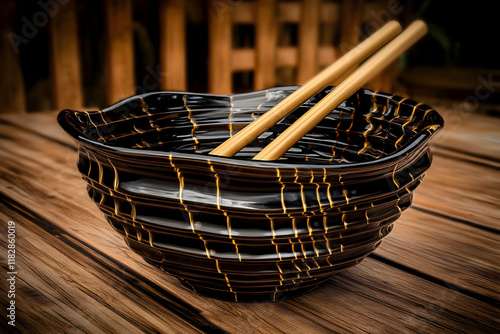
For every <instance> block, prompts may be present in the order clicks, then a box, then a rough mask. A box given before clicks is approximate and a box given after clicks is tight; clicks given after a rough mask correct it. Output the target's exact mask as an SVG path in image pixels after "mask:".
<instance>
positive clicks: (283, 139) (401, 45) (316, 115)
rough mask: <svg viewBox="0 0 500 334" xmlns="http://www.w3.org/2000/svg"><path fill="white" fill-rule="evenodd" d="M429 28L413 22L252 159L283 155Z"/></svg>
mask: <svg viewBox="0 0 500 334" xmlns="http://www.w3.org/2000/svg"><path fill="white" fill-rule="evenodd" d="M426 32H427V26H426V25H425V23H424V22H423V21H420V20H418V21H415V22H413V23H412V24H411V25H410V26H409V27H408V28H406V29H405V30H404V31H403V32H402V33H401V34H399V35H398V36H397V37H396V38H394V39H393V40H392V41H391V42H389V43H388V44H387V45H386V46H384V47H383V48H382V49H380V50H379V51H378V52H377V53H376V54H374V55H373V56H372V57H371V58H369V59H368V60H367V61H366V62H365V63H363V64H362V65H361V66H360V67H359V68H358V69H357V70H356V71H355V72H354V73H352V74H351V75H350V76H349V77H347V78H346V79H345V80H344V81H342V83H341V84H340V85H338V86H337V87H336V88H335V89H334V90H333V91H332V92H330V93H329V94H328V95H327V96H325V97H324V98H323V99H322V100H321V101H319V102H318V103H317V104H316V105H315V106H314V107H312V108H311V109H310V110H308V111H307V112H306V113H305V114H304V115H302V116H301V117H300V118H299V119H298V120H296V121H295V122H294V123H293V124H292V125H291V126H289V127H288V128H287V129H286V130H285V131H283V133H281V134H280V135H279V136H278V137H276V139H274V140H273V141H272V142H271V143H270V144H269V145H267V146H266V147H265V148H264V149H263V150H262V151H260V152H259V153H258V154H257V155H256V156H255V157H254V158H253V159H254V160H276V159H278V158H280V157H281V156H282V155H283V154H284V153H285V152H286V151H288V149H289V148H290V147H292V146H293V145H294V144H295V143H296V142H297V141H298V140H299V139H300V138H302V137H303V136H304V135H305V134H306V133H308V132H309V131H311V130H312V129H313V128H314V127H315V126H316V124H318V123H319V122H320V121H321V120H322V119H323V118H325V117H326V116H327V115H328V114H329V113H330V112H331V111H332V110H334V109H335V108H336V107H337V106H338V105H339V104H341V103H342V102H343V101H344V100H346V99H347V98H348V97H349V96H351V95H352V94H353V93H355V92H356V91H357V90H358V89H360V88H361V86H362V85H364V84H365V83H366V82H367V81H369V80H371V79H372V78H373V77H374V76H375V75H377V74H378V73H380V71H382V70H383V69H384V68H385V67H386V66H388V65H389V64H390V63H392V62H393V61H394V60H396V59H397V58H398V57H399V56H400V55H401V54H402V53H403V52H404V51H406V50H407V49H408V48H410V46H412V45H413V44H414V43H415V42H417V41H418V40H419V39H420V38H421V37H423V36H424V35H425V34H426Z"/></svg>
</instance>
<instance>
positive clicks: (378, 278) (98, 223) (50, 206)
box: [0, 117, 499, 332]
mask: <svg viewBox="0 0 500 334" xmlns="http://www.w3.org/2000/svg"><path fill="white" fill-rule="evenodd" d="M27 119H28V118H24V120H23V118H22V117H20V118H19V122H20V123H27V122H26V120H27ZM0 133H2V134H4V135H3V136H2V137H1V138H0V146H2V147H5V148H7V149H8V151H3V150H2V151H0V158H1V159H2V161H3V163H2V165H0V189H1V190H0V191H1V192H2V193H5V192H7V193H8V195H9V197H10V198H13V199H14V200H16V201H18V202H20V203H22V204H23V205H24V206H26V207H27V208H30V210H35V211H36V212H38V213H39V214H40V215H42V216H43V217H44V218H45V219H47V220H49V221H51V222H53V223H54V224H55V225H56V226H58V227H59V228H61V229H63V230H64V233H63V235H68V236H74V237H75V238H77V239H78V240H81V241H82V242H85V244H87V245H88V246H89V247H93V249H96V250H99V252H101V253H103V254H106V255H107V256H108V257H110V258H112V259H114V260H116V261H117V262H119V263H121V264H122V265H123V266H124V268H129V269H130V270H133V271H135V272H137V273H140V275H141V276H143V277H144V278H145V279H147V280H149V281H150V282H153V283H154V284H156V285H158V286H160V287H163V288H164V289H166V290H167V291H168V292H169V293H171V294H172V295H175V296H178V297H179V298H181V299H182V300H184V301H185V302H186V303H188V304H190V305H195V306H196V308H197V309H199V310H202V313H201V314H202V316H204V318H205V319H207V320H208V321H210V322H212V323H213V324H215V325H216V326H218V327H220V328H222V329H223V330H225V331H229V332H237V331H242V330H244V331H246V332H258V331H265V332H269V331H285V332H311V331H314V332H332V331H333V332H353V331H358V332H359V331H370V329H371V330H373V328H377V329H380V330H381V331H384V332H401V331H408V332H415V331H419V330H420V331H421V330H427V331H431V332H443V331H459V332H471V331H483V332H491V331H493V330H494V329H495V328H498V326H499V323H498V319H497V317H496V316H495V315H496V314H497V313H496V312H497V309H496V308H494V307H493V306H491V305H489V304H487V303H485V302H483V301H481V300H478V299H477V298H473V297H470V296H467V295H465V294H464V293H462V292H460V291H456V290H454V289H450V288H447V287H446V284H445V282H444V283H443V284H441V285H440V284H436V283H434V282H431V281H429V280H426V279H424V278H421V277H417V276H415V275H413V274H411V273H408V272H405V271H403V270H400V269H398V268H396V267H393V266H389V265H386V264H385V263H381V262H379V261H377V260H374V259H367V260H365V261H364V262H363V263H361V264H360V265H358V266H356V267H353V268H351V269H349V270H348V271H346V272H344V273H341V274H339V275H337V276H336V277H335V278H333V279H332V280H331V282H332V284H331V285H330V284H327V285H326V286H323V287H321V288H319V289H317V290H316V291H313V292H311V293H310V294H307V295H305V296H302V297H299V298H297V299H294V300H292V301H289V302H285V303H279V304H233V303H226V302H221V301H216V300H213V299H208V298H203V297H200V296H198V295H195V294H192V293H190V292H188V291H186V290H185V289H184V288H183V287H182V286H180V285H179V284H178V283H177V282H176V280H174V279H172V278H171V277H170V276H168V275H164V274H161V273H160V272H159V271H158V270H155V269H154V268H151V267H150V266H148V265H146V264H145V263H144V262H143V261H142V260H141V259H139V257H138V256H136V255H135V254H133V253H131V252H130V251H129V250H128V249H126V247H125V246H124V243H123V241H122V240H120V238H119V237H117V235H116V234H114V233H112V232H111V229H110V227H108V226H107V224H106V223H105V222H104V221H103V218H102V215H101V214H100V212H98V210H97V209H96V208H95V206H94V205H93V204H92V203H91V201H90V200H89V199H88V198H87V195H86V192H85V189H84V183H83V181H82V180H81V179H80V177H79V175H78V174H77V172H76V168H75V167H74V159H75V158H76V153H75V152H74V151H73V150H71V149H69V148H66V147H65V146H62V145H60V144H59V143H57V142H53V141H50V140H48V139H46V138H43V137H41V136H39V135H37V134H35V133H33V132H31V131H23V130H21V129H17V130H16V129H15V128H12V126H10V125H8V124H0ZM12 136H14V137H12ZM68 142H70V140H69V139H68ZM37 152H38V153H37ZM71 160H73V161H71ZM40 171H42V172H40ZM47 184H51V185H52V186H51V187H47ZM424 184H425V182H424ZM75 203H79V204H78V207H75ZM407 213H410V211H408V212H406V213H405V214H407ZM403 217H404V216H403ZM420 219H421V218H419V221H420ZM426 219H427V220H429V218H426ZM83 221H84V222H85V224H82V222H83ZM398 223H399V222H398ZM398 223H396V226H398ZM419 224H420V223H419ZM429 224H430V222H429ZM443 224H445V225H446V224H455V225H449V226H461V225H458V224H456V223H455V222H449V221H445V222H444V223H443ZM400 225H401V224H400ZM440 226H441V225H439V226H437V227H436V229H439V228H440ZM445 231H448V229H445ZM460 231H461V230H460V229H459V230H457V229H453V233H457V234H460ZM394 232H395V231H394ZM394 232H393V233H394ZM422 233H423V232H422ZM481 233H482V232H481ZM448 234H449V233H446V234H445V233H441V234H439V233H438V235H440V236H441V237H442V238H445V239H446V238H448ZM426 235H427V234H426ZM466 236H467V238H472V237H473V236H474V234H473V233H467V234H466ZM408 237H410V236H408ZM480 237H481V238H480V239H479V240H484V234H480ZM389 238H391V236H389V237H388V239H387V242H383V243H382V246H381V248H379V251H381V250H383V249H384V248H386V247H389V246H391V241H390V239H389ZM418 240H419V241H421V242H422V245H423V246H425V241H422V240H421V239H418ZM435 245H439V243H435ZM403 246H404V247H407V246H406V245H403ZM411 246H412V247H416V246H414V244H411ZM391 247H392V246H391ZM433 247H434V246H433ZM446 249H447V248H445V250H446ZM469 249H470V248H469ZM399 251H401V249H400V248H397V249H396V250H394V251H392V250H391V252H390V254H387V256H386V254H382V255H384V256H386V257H390V258H393V257H394V256H396V255H397V254H396V253H397V252H399ZM432 251H433V254H434V255H435V254H439V253H440V251H436V250H435V249H433V250H432ZM460 254H462V255H463V253H460ZM483 255H484V252H482V253H479V257H481V256H483ZM415 257H416V256H414V258H415ZM428 257H429V258H431V259H432V260H433V261H434V263H432V265H436V262H435V261H436V258H438V257H437V256H435V257H430V256H428ZM471 259H472V260H473V261H476V259H477V257H472V258H471ZM426 260H427V258H426ZM438 260H439V261H440V258H439V259H438ZM402 263H407V262H406V260H405V262H402ZM438 264H439V262H438ZM485 268H486V269H487V268H488V267H485ZM464 288H468V289H469V288H470V287H464ZM117 298H118V297H117ZM332 301H334V302H333V303H332ZM62 315H64V312H63V313H62ZM235 316H238V321H237V322H235V321H234V317H235Z"/></svg>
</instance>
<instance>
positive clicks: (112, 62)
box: [104, 0, 135, 104]
mask: <svg viewBox="0 0 500 334" xmlns="http://www.w3.org/2000/svg"><path fill="white" fill-rule="evenodd" d="M104 7H105V10H104V13H105V18H104V19H105V25H106V47H107V49H106V78H107V84H106V86H107V101H108V104H112V103H114V102H117V101H119V100H122V99H124V98H127V97H129V96H131V95H134V93H135V75H134V46H133V35H132V0H106V1H104Z"/></svg>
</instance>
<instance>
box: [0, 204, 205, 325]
mask: <svg viewBox="0 0 500 334" xmlns="http://www.w3.org/2000/svg"><path fill="white" fill-rule="evenodd" d="M23 213H26V212H23V211H22V210H12V209H11V208H9V207H7V206H5V204H2V203H0V221H1V222H2V223H1V224H2V229H5V230H7V226H6V225H7V222H8V221H13V222H14V223H15V236H16V237H15V240H16V243H15V245H16V249H15V250H16V264H15V266H16V269H15V271H16V272H17V274H16V275H15V279H16V284H15V287H16V292H17V293H16V298H15V302H16V318H17V320H16V329H19V330H20V331H21V332H36V331H38V330H39V329H40V328H44V330H48V329H50V332H54V333H55V332H59V333H62V332H67V331H71V332H73V331H75V332H76V331H78V332H92V333H109V332H119V331H123V332H126V333H144V332H158V333H159V332H163V331H166V330H167V331H169V332H177V333H180V332H186V333H198V331H197V330H196V326H198V327H201V328H202V329H205V330H206V329H210V327H215V326H210V324H209V323H208V322H207V323H206V324H200V323H199V321H198V322H196V321H194V322H192V323H189V322H188V320H189V319H184V320H183V319H181V317H180V316H179V315H177V314H174V313H173V312H172V311H169V310H168V308H165V307H164V306H165V303H168V302H170V303H171V302H172V301H171V300H169V299H168V298H164V299H163V300H162V298H155V296H154V295H153V294H151V293H148V291H147V290H146V289H144V288H143V287H141V286H140V284H133V283H132V284H131V282H130V281H127V278H129V273H127V272H126V271H122V268H120V267H119V266H117V265H116V264H113V263H109V261H106V259H105V258H103V257H102V256H99V254H92V253H89V252H86V251H85V250H82V246H83V245H82V244H78V243H75V242H74V241H73V240H71V237H70V236H67V235H61V234H59V233H58V231H57V230H53V229H52V230H51V229H50V227H49V226H47V225H46V223H45V225H44V222H43V221H37V219H36V218H31V219H30V218H29V217H26V216H25V215H23ZM0 249H1V251H2V253H3V254H7V242H6V240H5V238H2V240H1V241H0ZM109 269H112V270H109ZM113 271H115V272H113ZM116 273H118V274H116ZM2 276H6V272H5V270H3V271H2ZM3 279H4V280H5V279H6V277H3ZM0 299H1V300H2V304H3V305H7V303H8V302H9V301H8V300H7V294H6V293H2V295H1V296H0ZM187 311H191V310H187ZM194 316H196V314H194Z"/></svg>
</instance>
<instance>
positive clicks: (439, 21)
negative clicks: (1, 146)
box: [0, 0, 500, 113]
mask: <svg viewBox="0 0 500 334" xmlns="http://www.w3.org/2000/svg"><path fill="white" fill-rule="evenodd" d="M16 4H17V6H18V11H17V12H16V15H15V17H13V21H14V23H15V29H16V30H17V31H20V30H21V29H22V25H23V21H22V17H28V18H30V17H32V16H33V13H35V12H36V11H39V10H40V6H39V4H38V3H37V2H36V1H28V0H18V1H16ZM400 4H401V5H403V6H404V7H405V20H406V21H407V22H411V20H413V19H416V18H421V19H424V20H425V21H426V22H427V23H428V26H429V33H428V35H427V36H426V37H425V38H424V39H422V40H421V41H420V42H419V43H417V45H415V46H414V47H413V48H412V49H411V50H410V51H409V52H407V53H406V54H405V55H404V56H403V57H402V58H401V62H400V69H401V72H400V76H399V78H398V80H397V84H396V85H395V90H396V91H397V92H399V91H401V92H404V93H406V94H410V95H418V96H419V97H420V96H423V97H424V98H425V97H427V96H429V97H431V98H432V97H442V98H446V99H454V100H460V99H463V98H465V97H467V96H468V95H470V94H473V93H474V89H475V87H476V86H477V84H478V81H477V77H479V76H483V77H485V78H488V76H490V78H491V80H492V81H493V82H500V76H499V75H498V70H500V66H499V61H498V60H499V59H500V48H499V47H497V46H496V44H497V35H496V33H497V32H498V30H499V25H498V18H497V17H496V16H497V10H496V9H497V7H498V5H497V3H496V2H494V1H484V0H483V1H474V2H462V3H460V2H457V1H437V0H434V1H431V0H413V1H408V0H406V1H401V2H400ZM189 5H190V6H191V8H190V9H188V12H187V13H188V17H187V22H188V27H187V50H188V52H187V55H188V60H187V63H188V68H187V71H188V90H189V91H193V92H206V91H207V50H208V29H207V22H206V18H205V17H203V15H201V14H200V13H201V12H203V11H205V10H206V8H203V7H206V6H208V5H209V1H189ZM0 6H1V5H0ZM158 6H159V1H158V0H145V1H135V2H134V11H133V13H134V14H133V19H134V48H135V77H136V78H143V77H144V76H145V75H147V72H146V71H145V68H146V67H148V66H149V67H150V68H155V66H156V64H158V54H159V28H158V27H159V22H158V15H157V8H158ZM196 6H198V7H200V8H198V9H196V8H193V7H196ZM103 20H104V17H103V10H102V2H101V1H97V0H92V1H85V2H83V1H79V2H78V26H79V40H80V50H81V57H82V67H83V68H82V80H83V88H84V96H85V104H86V105H89V106H100V107H103V106H105V105H106V98H105V89H104V88H103V87H104V86H105V85H106V82H105V68H104V66H105V62H104V61H103V59H104V57H105V55H104V53H105V45H104V40H103V38H101V37H102V35H103V33H104V32H103V29H104V28H103V25H102V22H103ZM297 30H298V29H297V26H296V25H295V26H294V25H290V26H285V27H282V28H281V30H280V36H281V37H279V38H278V41H280V40H286V41H285V42H286V43H290V44H291V45H294V44H295V45H296V44H297V34H298V31H297ZM254 33H255V31H254V29H253V27H251V26H244V25H243V26H237V27H235V28H234V30H233V39H234V40H233V45H235V46H240V47H242V46H246V47H252V46H253V42H252V41H253V36H254ZM283 36H285V37H283ZM281 42H283V41H281ZM49 55H50V52H49V29H48V27H47V26H45V27H41V28H40V29H39V31H38V33H37V35H36V37H34V38H32V39H31V40H30V42H29V43H27V44H25V45H24V44H23V45H21V46H20V52H19V57H20V61H21V67H22V70H23V79H24V85H25V90H26V102H27V103H26V108H27V110H28V111H36V110H47V109H51V102H50V84H49V81H50V79H49V76H50V73H49V72H50V69H49V66H48V65H47V64H49ZM450 71H451V72H450ZM291 75H292V76H293V73H292V74H291ZM447 78H449V80H448V81H447V80H446V79H447ZM233 79H234V84H235V91H236V92H243V91H250V90H252V82H253V76H252V74H251V73H246V72H243V73H237V74H235V75H234V76H233ZM289 81H290V80H282V82H278V84H293V82H289ZM436 85H438V86H439V87H438V88H439V89H437V88H436ZM499 88H500V86H499ZM68 89H71V88H70V87H68ZM498 95H499V94H498V92H496V91H494V92H492V94H491V96H489V97H488V99H487V100H486V101H481V102H482V105H484V106H486V107H485V108H484V109H485V110H486V111H488V112H494V113H495V112H496V107H495V105H496V104H498V103H499V102H500V99H499V98H498Z"/></svg>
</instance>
